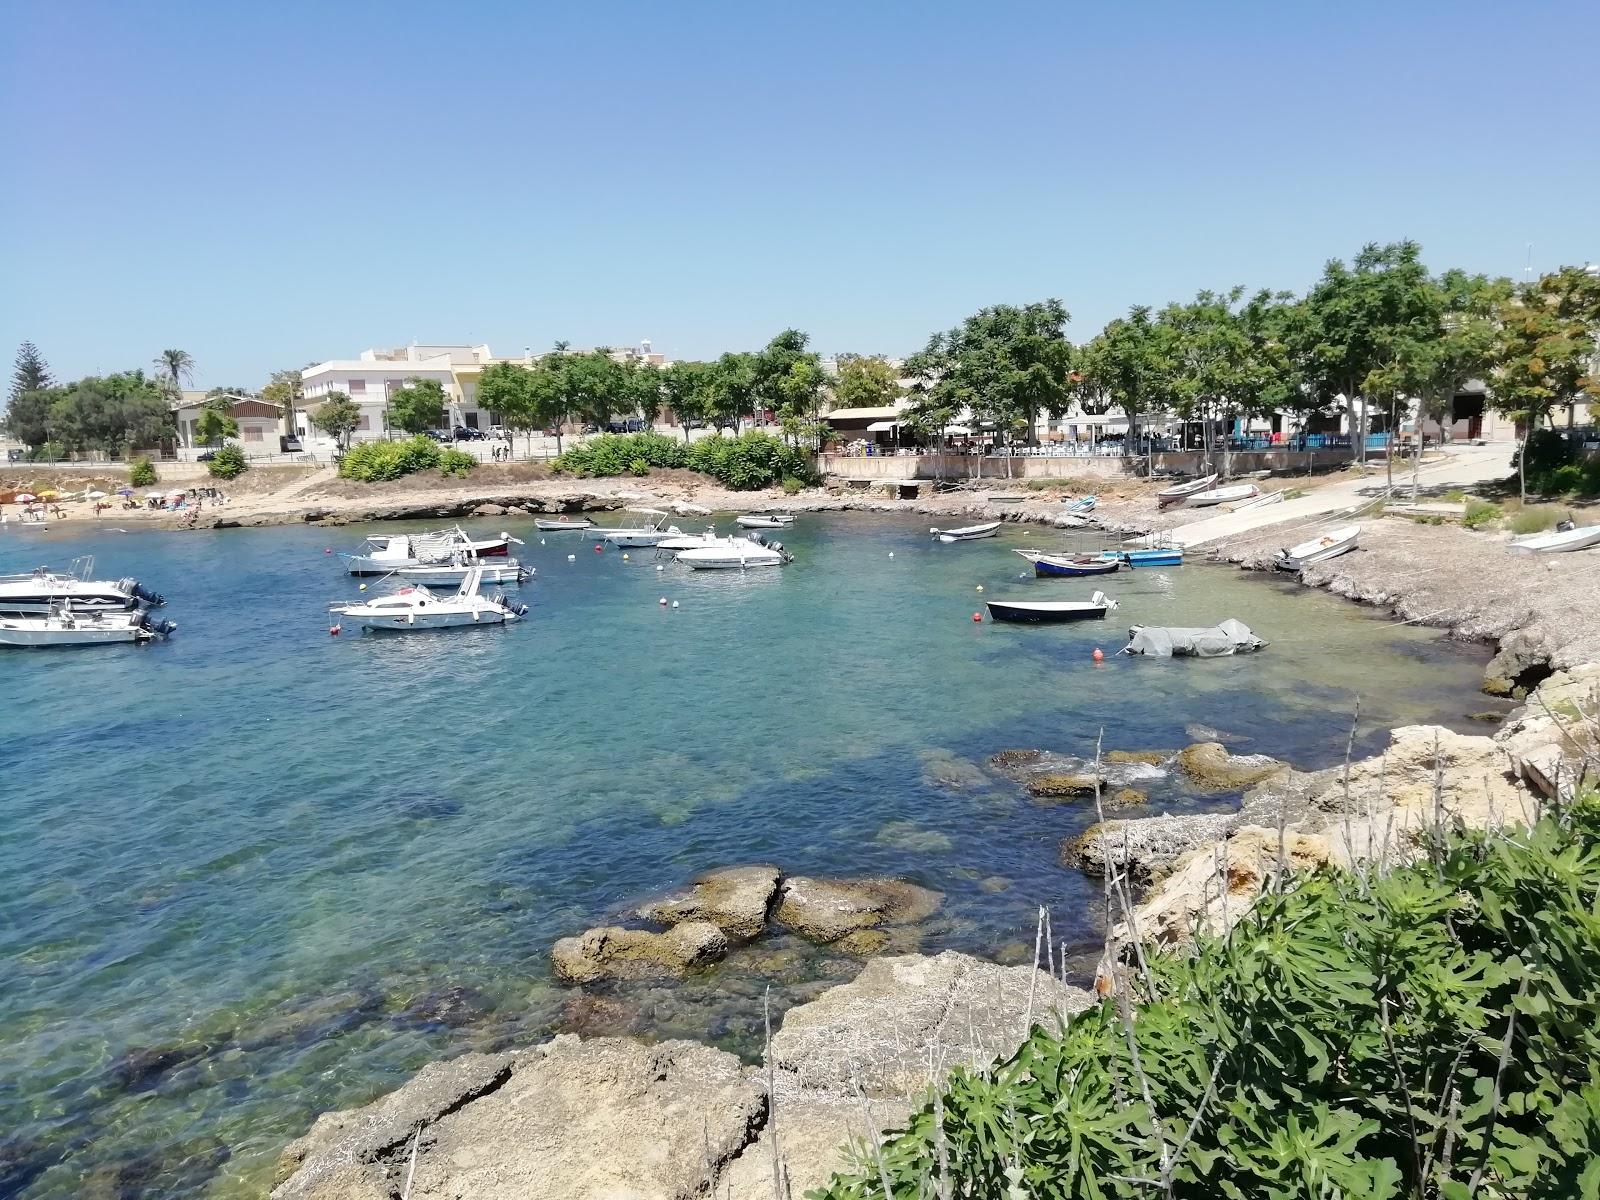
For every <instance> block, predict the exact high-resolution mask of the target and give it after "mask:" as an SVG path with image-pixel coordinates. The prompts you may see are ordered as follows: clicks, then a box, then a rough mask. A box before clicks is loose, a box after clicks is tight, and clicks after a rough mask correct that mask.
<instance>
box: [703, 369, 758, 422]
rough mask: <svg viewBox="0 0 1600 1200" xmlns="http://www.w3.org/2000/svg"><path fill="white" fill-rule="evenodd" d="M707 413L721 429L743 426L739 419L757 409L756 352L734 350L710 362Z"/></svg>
mask: <svg viewBox="0 0 1600 1200" xmlns="http://www.w3.org/2000/svg"><path fill="white" fill-rule="evenodd" d="M708 367H709V374H710V377H709V379H708V380H707V389H706V390H707V396H708V405H707V409H706V415H707V416H708V417H709V418H710V419H711V421H712V423H713V424H714V425H715V426H716V428H717V429H719V430H721V429H731V430H733V431H734V432H735V433H737V432H738V430H739V422H740V421H741V420H743V419H744V418H745V417H748V416H750V415H752V414H753V413H754V412H755V405H756V356H755V355H753V354H745V353H736V352H733V351H730V352H728V353H726V354H724V355H722V357H721V358H719V359H717V361H716V362H714V363H710V364H708Z"/></svg>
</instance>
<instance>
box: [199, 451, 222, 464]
mask: <svg viewBox="0 0 1600 1200" xmlns="http://www.w3.org/2000/svg"><path fill="white" fill-rule="evenodd" d="M216 458H217V452H216V451H215V450H207V451H205V452H204V453H202V454H197V455H195V458H194V460H195V462H215V461H216Z"/></svg>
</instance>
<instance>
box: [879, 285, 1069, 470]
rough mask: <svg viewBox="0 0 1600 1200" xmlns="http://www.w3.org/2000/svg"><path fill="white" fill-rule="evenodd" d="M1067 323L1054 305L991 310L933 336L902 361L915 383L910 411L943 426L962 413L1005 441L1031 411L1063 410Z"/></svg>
mask: <svg viewBox="0 0 1600 1200" xmlns="http://www.w3.org/2000/svg"><path fill="white" fill-rule="evenodd" d="M1071 319H1072V318H1071V315H1070V314H1069V313H1068V312H1067V310H1066V307H1065V306H1064V305H1063V304H1062V303H1061V301H1059V300H1044V301H1041V302H1039V303H1035V304H1027V305H1023V306H1022V307H1020V308H1018V307H1016V306H1014V305H1010V304H997V305H994V306H993V307H991V308H985V309H982V310H980V311H979V312H978V313H976V314H974V315H973V316H970V317H968V318H967V319H966V320H965V321H963V322H962V323H961V325H959V326H958V327H956V328H955V329H951V330H949V331H947V332H945V333H936V334H934V335H933V336H932V337H931V338H929V339H928V344H927V346H926V347H925V348H923V349H922V350H920V351H918V352H917V353H916V354H914V355H912V356H911V358H910V359H908V360H907V362H906V371H907V374H909V375H912V376H914V377H915V378H916V380H917V382H916V383H915V384H914V385H913V386H912V393H913V395H915V396H916V397H917V399H916V401H915V402H914V404H913V409H914V411H916V412H917V413H918V414H919V416H920V417H921V418H922V419H923V420H924V422H937V424H938V425H939V426H940V427H943V426H944V425H946V424H948V423H949V420H950V418H951V417H952V416H953V415H954V414H956V413H958V412H959V411H961V410H963V409H965V410H967V411H969V412H970V413H971V414H972V417H973V419H974V420H976V421H977V422H978V423H979V424H981V425H987V426H990V427H992V428H994V429H996V430H998V431H999V432H1000V435H1001V437H1002V438H1003V439H1004V440H1005V441H1006V442H1007V443H1011V442H1013V441H1015V439H1016V438H1017V436H1018V435H1019V434H1025V433H1026V432H1027V431H1028V430H1029V429H1031V428H1032V424H1033V420H1034V417H1035V416H1036V415H1037V414H1038V413H1040V412H1048V413H1051V414H1059V413H1063V412H1065V411H1067V409H1068V408H1069V407H1070V406H1071V404H1072V401H1073V394H1074V393H1073V384H1072V379H1071V376H1072V365H1073V348H1072V343H1071V342H1069V341H1068V340H1067V336H1066V326H1067V322H1068V321H1070V320H1071Z"/></svg>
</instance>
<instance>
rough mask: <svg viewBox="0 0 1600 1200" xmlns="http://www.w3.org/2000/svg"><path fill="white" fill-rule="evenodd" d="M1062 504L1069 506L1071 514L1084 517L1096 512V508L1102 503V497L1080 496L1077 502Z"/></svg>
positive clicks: (1064, 502)
mask: <svg viewBox="0 0 1600 1200" xmlns="http://www.w3.org/2000/svg"><path fill="white" fill-rule="evenodd" d="M1062 503H1063V504H1065V505H1066V506H1067V511H1068V512H1069V513H1077V514H1078V515H1080V516H1083V515H1086V514H1088V513H1092V512H1093V511H1094V506H1095V505H1096V504H1099V503H1100V497H1099V496H1079V497H1078V498H1077V499H1076V500H1063V501H1062Z"/></svg>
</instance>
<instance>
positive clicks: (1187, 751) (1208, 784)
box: [1178, 742, 1288, 792]
mask: <svg viewBox="0 0 1600 1200" xmlns="http://www.w3.org/2000/svg"><path fill="white" fill-rule="evenodd" d="M1178 766H1179V768H1180V769H1181V770H1182V771H1183V773H1184V775H1186V776H1187V777H1188V778H1189V781H1190V782H1191V783H1194V784H1197V785H1198V786H1200V787H1202V788H1205V789H1206V790H1207V791H1214V792H1230V791H1237V790H1239V789H1241V788H1247V787H1249V786H1250V785H1251V784H1256V783H1260V782H1261V781H1262V780H1263V779H1269V778H1271V777H1272V776H1274V775H1276V774H1277V773H1278V772H1279V771H1284V770H1287V769H1288V767H1287V765H1286V764H1284V763H1281V762H1279V761H1278V760H1277V759H1275V758H1268V757H1267V756H1266V755H1265V754H1229V753H1228V752H1227V750H1225V749H1224V748H1223V747H1222V746H1221V745H1220V744H1219V743H1217V742H1196V743H1195V744H1194V745H1192V746H1185V747H1184V748H1183V749H1182V750H1180V751H1178Z"/></svg>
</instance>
